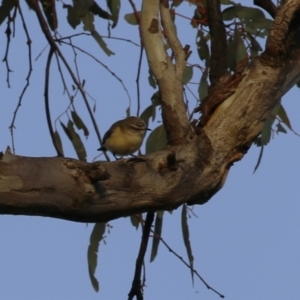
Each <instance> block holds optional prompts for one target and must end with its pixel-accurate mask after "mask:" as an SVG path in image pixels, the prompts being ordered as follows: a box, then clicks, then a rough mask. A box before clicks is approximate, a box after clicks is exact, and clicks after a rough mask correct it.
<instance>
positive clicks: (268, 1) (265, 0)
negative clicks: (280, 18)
mask: <svg viewBox="0 0 300 300" xmlns="http://www.w3.org/2000/svg"><path fill="white" fill-rule="evenodd" d="M253 4H254V5H257V6H259V7H261V8H262V9H264V10H265V11H266V12H267V13H269V15H270V16H271V17H272V18H273V19H275V16H276V14H277V11H278V8H277V6H276V5H275V4H274V3H273V2H272V0H253Z"/></svg>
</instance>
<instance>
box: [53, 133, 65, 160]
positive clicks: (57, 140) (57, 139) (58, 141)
mask: <svg viewBox="0 0 300 300" xmlns="http://www.w3.org/2000/svg"><path fill="white" fill-rule="evenodd" d="M54 142H55V145H56V147H57V148H58V150H59V151H60V153H61V154H62V155H63V156H64V150H63V147H62V143H61V138H60V135H59V133H58V131H57V130H55V131H54Z"/></svg>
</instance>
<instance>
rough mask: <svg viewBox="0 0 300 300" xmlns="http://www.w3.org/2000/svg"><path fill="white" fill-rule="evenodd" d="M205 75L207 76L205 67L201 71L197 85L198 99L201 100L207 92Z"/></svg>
mask: <svg viewBox="0 0 300 300" xmlns="http://www.w3.org/2000/svg"><path fill="white" fill-rule="evenodd" d="M207 76H208V69H205V70H204V72H203V73H202V76H201V79H200V84H199V87H198V94H199V99H200V101H202V100H203V99H204V98H205V97H206V96H207V94H208V86H209V85H208V82H207Z"/></svg>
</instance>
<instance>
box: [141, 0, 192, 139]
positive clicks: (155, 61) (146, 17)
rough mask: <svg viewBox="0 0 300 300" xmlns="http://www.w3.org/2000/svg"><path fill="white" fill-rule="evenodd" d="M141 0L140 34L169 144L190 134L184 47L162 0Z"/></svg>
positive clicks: (190, 137)
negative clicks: (155, 84)
mask: <svg viewBox="0 0 300 300" xmlns="http://www.w3.org/2000/svg"><path fill="white" fill-rule="evenodd" d="M159 2H160V1H159V0H145V1H143V5H142V12H141V35H142V41H143V44H144V46H145V50H146V53H147V57H148V62H149V66H150V68H151V70H152V72H153V74H154V76H155V78H156V80H157V83H158V85H159V89H160V93H161V99H162V117H163V121H164V126H165V129H166V133H167V138H168V143H169V144H170V145H179V144H182V143H183V142H189V141H191V140H192V139H193V138H194V133H193V130H192V128H191V126H190V124H189V121H188V118H187V114H186V107H185V104H184V102H183V86H182V73H183V71H184V67H185V59H186V57H185V58H184V57H183V55H184V51H183V49H182V47H181V45H180V43H179V41H178V39H177V38H176V37H175V28H174V25H173V23H171V22H172V20H171V16H170V12H169V10H168V8H166V4H165V1H163V2H162V5H160V6H159ZM159 9H160V12H161V18H162V22H163V24H164V27H165V31H166V38H167V39H168V41H169V43H170V45H171V47H173V49H172V50H173V51H174V53H175V57H177V61H176V65H175V66H174V65H173V63H172V61H171V58H170V57H169V56H168V53H167V52H166V50H165V44H164V40H163V36H162V32H161V27H160V22H159Z"/></svg>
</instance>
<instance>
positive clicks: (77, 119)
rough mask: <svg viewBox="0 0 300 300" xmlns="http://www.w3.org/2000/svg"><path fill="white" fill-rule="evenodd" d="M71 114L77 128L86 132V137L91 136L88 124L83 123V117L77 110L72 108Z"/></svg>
mask: <svg viewBox="0 0 300 300" xmlns="http://www.w3.org/2000/svg"><path fill="white" fill-rule="evenodd" d="M71 115H72V119H73V122H74V124H75V126H76V128H77V129H78V130H80V129H82V130H83V132H84V135H85V137H88V136H89V130H88V128H87V127H86V125H85V124H84V123H83V121H82V119H81V118H80V116H79V115H78V114H77V112H76V111H74V110H71Z"/></svg>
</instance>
